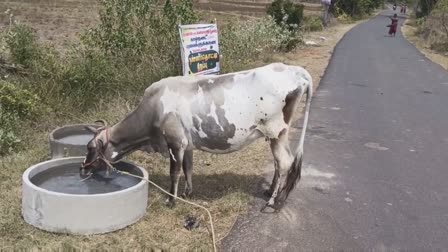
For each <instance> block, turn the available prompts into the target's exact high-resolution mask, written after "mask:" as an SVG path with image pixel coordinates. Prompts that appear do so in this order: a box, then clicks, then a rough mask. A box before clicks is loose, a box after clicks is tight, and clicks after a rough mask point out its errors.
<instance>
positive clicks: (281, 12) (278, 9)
mask: <svg viewBox="0 0 448 252" xmlns="http://www.w3.org/2000/svg"><path fill="white" fill-rule="evenodd" d="M303 9H304V5H303V4H294V3H293V2H291V0H274V1H273V2H272V3H271V4H270V5H269V6H268V9H267V13H268V14H269V15H270V16H272V17H273V18H274V20H275V22H276V23H277V24H278V25H284V24H286V26H287V28H288V29H289V30H294V29H297V28H298V27H299V26H300V24H301V22H302V19H303Z"/></svg>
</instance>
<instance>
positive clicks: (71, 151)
mask: <svg viewBox="0 0 448 252" xmlns="http://www.w3.org/2000/svg"><path fill="white" fill-rule="evenodd" d="M85 126H92V127H94V128H99V127H101V126H99V125H96V124H73V125H66V126H63V127H58V128H56V129H54V130H53V131H52V132H51V133H50V135H49V141H50V152H51V158H52V159H56V158H63V157H77V156H84V155H86V153H87V147H86V146H87V143H88V142H89V141H90V140H92V138H93V134H92V133H91V132H90V131H87V130H86V129H85Z"/></svg>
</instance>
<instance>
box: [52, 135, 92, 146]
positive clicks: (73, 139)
mask: <svg viewBox="0 0 448 252" xmlns="http://www.w3.org/2000/svg"><path fill="white" fill-rule="evenodd" d="M92 139H93V134H82V135H69V136H65V137H62V138H59V139H57V141H59V142H61V143H64V144H73V145H87V144H88V143H89V141H90V140H92Z"/></svg>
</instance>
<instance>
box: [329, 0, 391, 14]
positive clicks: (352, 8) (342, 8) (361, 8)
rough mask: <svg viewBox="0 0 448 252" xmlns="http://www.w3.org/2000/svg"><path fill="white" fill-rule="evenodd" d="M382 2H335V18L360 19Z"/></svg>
mask: <svg viewBox="0 0 448 252" xmlns="http://www.w3.org/2000/svg"><path fill="white" fill-rule="evenodd" d="M383 3H384V0H336V2H335V9H336V13H335V15H336V16H339V15H348V16H350V17H353V18H362V17H363V16H365V15H370V14H372V12H373V11H374V10H375V9H376V8H379V7H381V6H382V5H383Z"/></svg>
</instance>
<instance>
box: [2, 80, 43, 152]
mask: <svg viewBox="0 0 448 252" xmlns="http://www.w3.org/2000/svg"><path fill="white" fill-rule="evenodd" d="M40 107H41V106H40V100H39V99H38V98H37V96H36V95H33V94H32V93H31V92H29V91H27V90H24V89H21V88H19V87H17V86H16V85H14V84H11V83H8V82H6V81H1V80H0V156H3V155H6V154H9V153H11V152H12V151H14V150H16V149H17V148H18V147H19V144H20V142H21V140H20V138H19V129H20V125H19V122H21V121H23V120H27V119H36V118H37V116H38V115H40V113H41V110H40Z"/></svg>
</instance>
